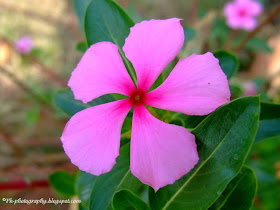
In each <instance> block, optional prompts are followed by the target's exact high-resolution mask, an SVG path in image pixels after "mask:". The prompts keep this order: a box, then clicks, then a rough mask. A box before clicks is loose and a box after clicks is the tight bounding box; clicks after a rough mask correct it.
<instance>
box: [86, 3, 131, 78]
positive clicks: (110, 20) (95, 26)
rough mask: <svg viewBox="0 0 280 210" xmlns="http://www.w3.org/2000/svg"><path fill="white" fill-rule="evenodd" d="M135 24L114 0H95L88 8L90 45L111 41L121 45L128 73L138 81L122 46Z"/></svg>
mask: <svg viewBox="0 0 280 210" xmlns="http://www.w3.org/2000/svg"><path fill="white" fill-rule="evenodd" d="M133 25H134V23H133V21H132V20H131V19H130V17H129V16H128V15H127V14H126V13H125V11H124V10H123V9H122V8H121V7H120V6H119V5H117V4H116V3H115V2H114V1H112V0H94V1H92V2H91V3H90V4H89V5H88V8H87V10H86V15H85V34H86V40H87V43H88V46H90V45H92V44H95V43H97V42H102V41H109V42H113V43H115V44H116V45H117V46H118V47H119V52H120V54H121V56H122V59H123V61H124V64H125V66H126V68H127V70H128V73H129V74H130V76H131V77H132V80H133V81H134V83H136V74H135V70H134V69H133V66H132V65H131V63H130V62H129V60H128V59H127V58H126V57H125V56H124V53H123V51H122V46H123V45H124V41H125V39H126V37H127V36H128V34H129V32H130V28H131V27H132V26H133Z"/></svg>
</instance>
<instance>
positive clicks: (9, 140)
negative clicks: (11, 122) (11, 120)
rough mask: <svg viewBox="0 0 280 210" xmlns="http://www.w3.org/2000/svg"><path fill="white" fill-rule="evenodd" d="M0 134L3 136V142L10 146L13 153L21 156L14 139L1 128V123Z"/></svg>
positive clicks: (0, 126)
mask: <svg viewBox="0 0 280 210" xmlns="http://www.w3.org/2000/svg"><path fill="white" fill-rule="evenodd" d="M0 136H2V137H3V138H4V140H5V142H6V143H7V144H8V145H9V146H10V147H11V148H12V150H13V151H14V153H15V155H16V156H17V157H18V158H21V157H22V156H23V153H22V151H21V149H20V148H19V147H18V145H17V144H16V143H15V142H14V139H13V138H12V137H11V136H10V135H9V134H8V133H7V132H6V130H5V129H4V128H3V126H2V125H1V124H0Z"/></svg>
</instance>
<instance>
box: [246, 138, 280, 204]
mask: <svg viewBox="0 0 280 210" xmlns="http://www.w3.org/2000/svg"><path fill="white" fill-rule="evenodd" d="M279 146H280V138H278V139H277V138H274V139H270V140H269V141H260V142H258V143H257V144H254V145H253V147H252V149H251V152H250V153H251V154H250V157H249V158H248V159H247V161H246V164H247V165H249V166H250V167H252V168H253V169H254V171H255V173H256V176H257V178H258V192H257V198H258V199H257V201H258V202H256V207H258V208H257V209H260V206H261V209H279V204H280V203H279V201H280V187H279V186H280V185H279V184H280V180H279V175H278V173H279V169H280V168H279V160H280V152H279ZM277 165H278V166H277Z"/></svg>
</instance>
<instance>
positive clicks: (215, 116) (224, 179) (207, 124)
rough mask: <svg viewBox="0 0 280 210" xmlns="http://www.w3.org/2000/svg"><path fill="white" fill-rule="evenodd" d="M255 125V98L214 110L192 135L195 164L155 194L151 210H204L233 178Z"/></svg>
mask: <svg viewBox="0 0 280 210" xmlns="http://www.w3.org/2000/svg"><path fill="white" fill-rule="evenodd" d="M258 122H259V97H257V96H252V97H244V98H240V99H237V100H234V101H232V102H231V103H229V104H226V105H224V106H222V107H220V108H218V109H217V110H216V111H215V112H213V113H212V114H210V115H209V116H208V117H206V118H205V119H204V120H203V121H202V122H201V123H200V124H199V125H198V126H197V127H196V128H195V129H194V130H193V131H192V133H193V134H194V135H195V136H196V143H197V149H198V153H199V158H200V160H199V162H198V164H197V165H196V166H195V168H194V169H193V170H192V171H191V172H190V173H188V174H187V175H185V176H184V177H182V178H181V179H180V180H178V181H177V182H176V183H175V184H173V185H169V186H166V187H164V188H162V189H160V190H159V191H158V192H157V193H155V192H154V191H153V190H152V189H151V188H150V191H149V200H150V205H151V207H152V208H153V209H163V210H164V209H207V208H208V207H209V206H211V205H212V204H213V203H214V201H215V200H216V199H217V198H218V197H219V196H220V195H221V193H222V192H223V191H224V189H225V188H226V186H227V184H228V183H229V182H230V181H231V180H232V179H233V178H234V177H235V176H236V175H237V173H238V172H239V170H240V169H241V167H242V165H243V163H244V161H245V158H246V156H247V154H248V152H249V150H250V148H251V146H252V144H253V141H254V138H255V134H256V131H257V128H258Z"/></svg>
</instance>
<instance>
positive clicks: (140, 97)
mask: <svg viewBox="0 0 280 210" xmlns="http://www.w3.org/2000/svg"><path fill="white" fill-rule="evenodd" d="M145 94H146V93H145V92H144V91H142V90H138V89H136V90H134V91H133V92H132V93H131V94H130V103H131V104H132V105H139V104H144V103H145Z"/></svg>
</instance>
